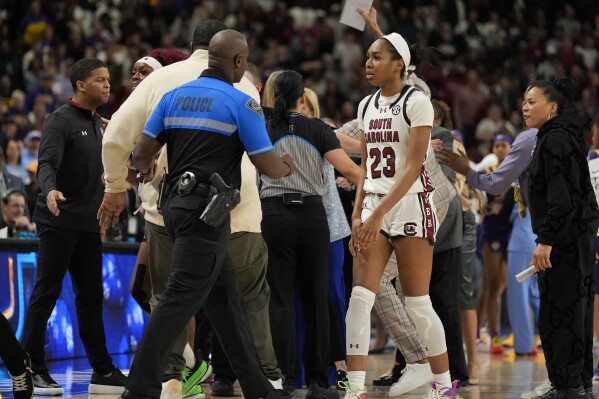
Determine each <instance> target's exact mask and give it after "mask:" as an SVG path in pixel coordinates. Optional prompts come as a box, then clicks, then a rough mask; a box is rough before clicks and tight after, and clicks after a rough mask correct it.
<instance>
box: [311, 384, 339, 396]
mask: <svg viewBox="0 0 599 399" xmlns="http://www.w3.org/2000/svg"><path fill="white" fill-rule="evenodd" d="M306 399H339V394H338V393H337V391H335V390H332V389H330V388H324V387H321V386H318V385H316V384H315V383H310V384H309V385H308V392H306Z"/></svg>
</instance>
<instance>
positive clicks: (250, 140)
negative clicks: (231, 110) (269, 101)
mask: <svg viewBox="0 0 599 399" xmlns="http://www.w3.org/2000/svg"><path fill="white" fill-rule="evenodd" d="M237 129H238V131H239V138H240V139H241V142H242V143H243V146H244V147H245V150H246V151H247V154H248V155H249V156H250V157H252V156H255V155H260V154H263V153H265V152H268V151H271V150H272V149H273V147H272V143H271V141H270V138H269V137H268V132H267V131H266V123H265V122H264V112H263V111H262V107H260V104H258V102H257V101H256V100H254V99H253V98H250V97H249V96H248V97H246V98H245V99H244V100H243V102H242V103H241V104H239V107H238V109H237Z"/></svg>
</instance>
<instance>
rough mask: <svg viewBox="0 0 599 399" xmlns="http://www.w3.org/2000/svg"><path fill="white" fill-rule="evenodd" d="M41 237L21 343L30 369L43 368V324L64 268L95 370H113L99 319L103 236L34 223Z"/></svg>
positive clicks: (60, 282) (44, 340)
mask: <svg viewBox="0 0 599 399" xmlns="http://www.w3.org/2000/svg"><path fill="white" fill-rule="evenodd" d="M37 233H38V236H39V240H40V246H39V251H38V254H37V272H36V278H35V288H34V289H33V293H32V294H31V299H29V306H28V308H27V315H26V317H25V326H24V330H23V337H22V343H23V348H24V349H25V350H26V351H27V352H29V355H30V356H31V366H32V369H33V371H34V372H43V371H47V367H46V363H45V361H44V357H45V355H46V353H45V351H44V345H45V343H46V324H47V323H48V319H49V318H50V315H51V314H52V310H53V309H54V306H55V305H56V301H57V300H58V297H59V296H60V291H61V290H62V280H63V279H64V276H65V274H66V272H67V271H68V272H69V274H70V276H71V280H72V282H73V291H74V292H75V309H76V311H77V326H78V327H79V337H80V338H81V342H82V343H83V346H84V347H85V352H86V353H87V358H88V359H89V362H90V364H91V366H92V367H93V369H94V370H95V371H97V372H98V373H100V374H108V373H110V372H112V371H113V370H114V366H113V364H112V359H111V358H110V355H109V354H108V349H107V348H106V335H105V334H104V322H103V319H102V305H103V301H104V296H103V289H102V241H101V239H100V233H99V232H98V233H92V232H86V231H77V230H69V229H64V228H60V227H54V226H49V225H46V224H38V225H37Z"/></svg>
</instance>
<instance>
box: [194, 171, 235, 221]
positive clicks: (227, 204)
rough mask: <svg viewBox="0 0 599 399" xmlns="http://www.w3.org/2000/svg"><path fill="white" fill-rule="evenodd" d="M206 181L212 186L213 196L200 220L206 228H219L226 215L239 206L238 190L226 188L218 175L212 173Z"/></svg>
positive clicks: (230, 187)
mask: <svg viewBox="0 0 599 399" xmlns="http://www.w3.org/2000/svg"><path fill="white" fill-rule="evenodd" d="M208 180H209V181H210V183H211V184H212V191H214V194H213V195H212V198H211V200H210V203H208V205H207V206H206V209H204V212H202V215H201V216H200V220H201V221H202V222H204V223H206V224H207V225H208V226H211V227H214V228H220V227H222V225H223V223H224V222H225V220H226V219H227V215H229V213H230V212H231V211H232V210H233V209H234V208H235V207H236V206H237V204H239V201H241V197H240V195H239V190H238V189H236V188H234V187H232V186H228V185H227V184H226V183H225V182H224V181H223V179H222V178H221V177H220V175H219V174H218V173H213V174H212V176H210V179H208Z"/></svg>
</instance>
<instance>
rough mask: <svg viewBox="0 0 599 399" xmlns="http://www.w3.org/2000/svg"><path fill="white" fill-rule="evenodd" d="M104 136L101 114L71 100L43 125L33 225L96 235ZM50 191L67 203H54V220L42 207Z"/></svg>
mask: <svg viewBox="0 0 599 399" xmlns="http://www.w3.org/2000/svg"><path fill="white" fill-rule="evenodd" d="M103 134H104V128H103V127H102V119H101V117H100V115H98V114H97V113H94V114H92V112H91V111H90V110H88V109H84V108H82V107H81V106H80V105H79V104H77V103H75V102H73V101H72V100H70V99H69V100H68V102H67V103H66V104H64V105H63V106H61V107H60V108H58V109H57V110H56V111H54V112H53V113H52V114H50V115H48V117H47V118H46V119H45V120H44V124H43V127H42V140H41V142H40V149H39V157H38V172H37V179H38V182H39V186H40V190H41V193H40V194H39V196H38V200H37V203H36V206H35V210H34V214H33V220H34V221H35V222H36V223H38V224H40V223H41V224H47V225H50V226H55V227H61V228H66V229H73V230H79V231H90V232H99V231H100V227H99V226H98V220H97V219H96V216H97V212H98V208H99V207H100V204H101V203H102V198H103V196H104V185H103V184H102V173H103V172H104V168H103V166H102V136H103ZM51 190H58V191H60V192H62V193H63V195H64V197H65V198H66V201H64V202H58V208H59V210H60V214H59V215H58V216H54V215H53V214H52V213H51V212H50V210H49V209H48V207H47V206H46V198H47V196H48V193H49V192H50V191H51Z"/></svg>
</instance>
